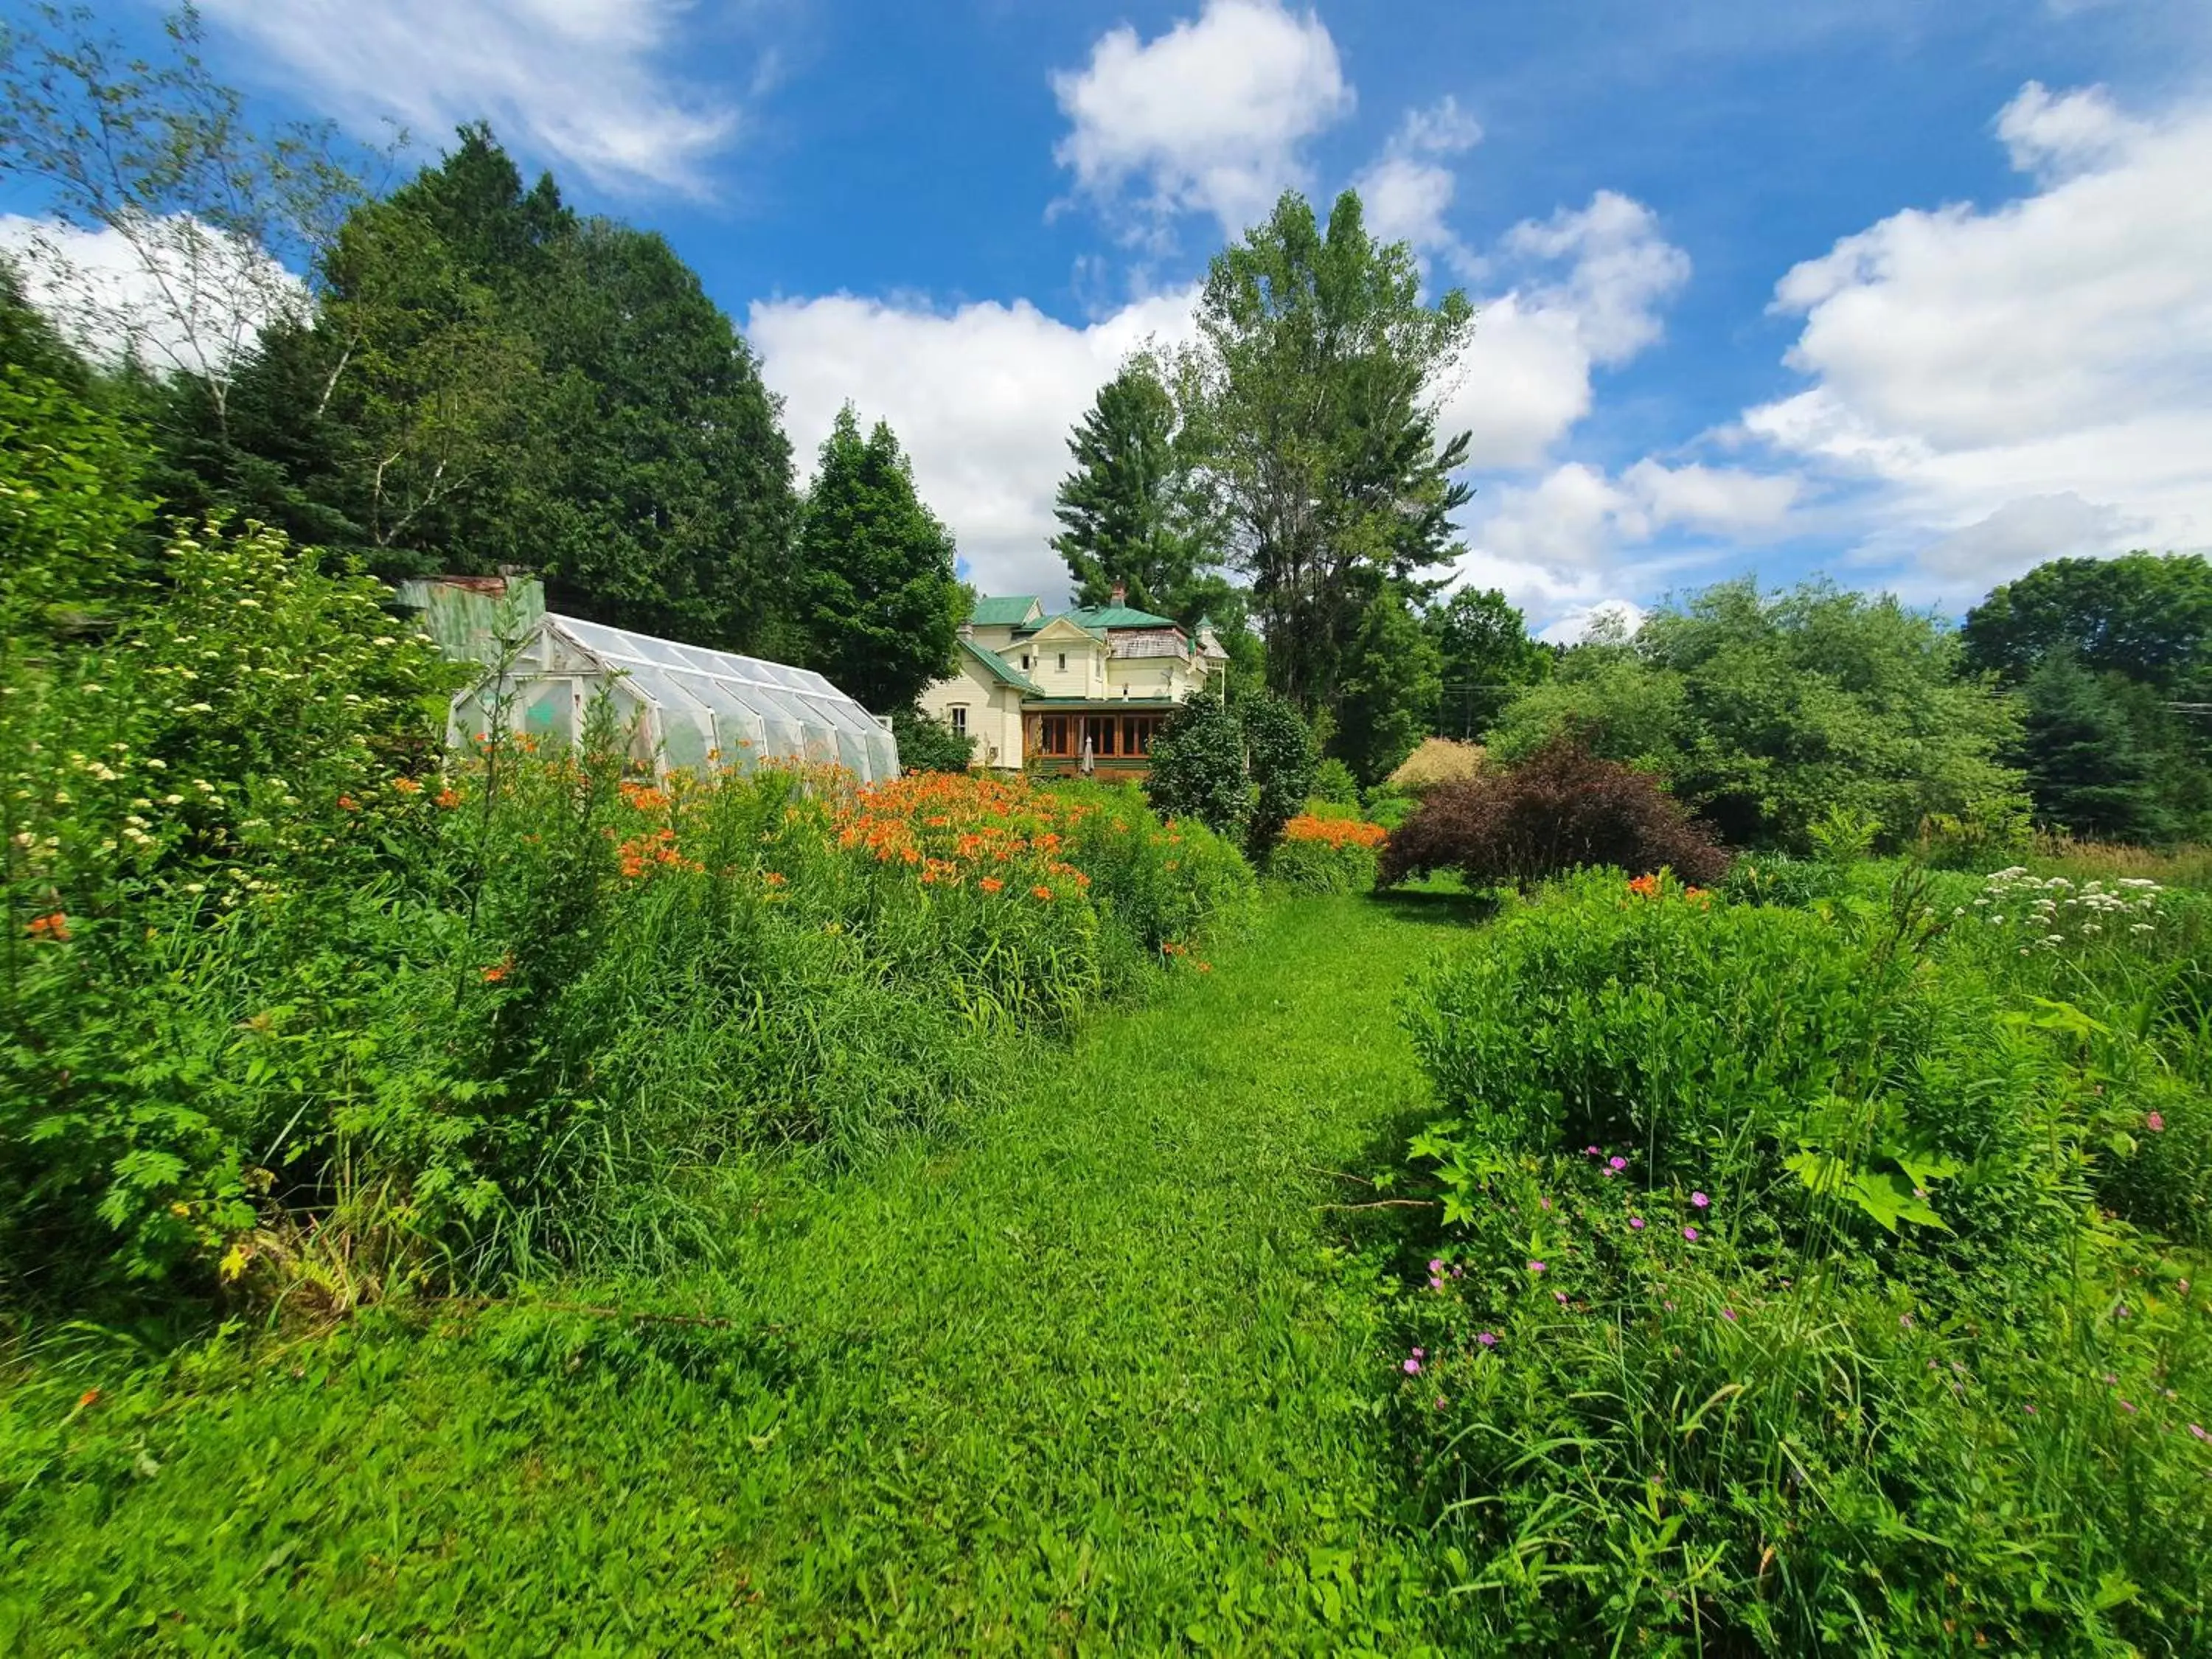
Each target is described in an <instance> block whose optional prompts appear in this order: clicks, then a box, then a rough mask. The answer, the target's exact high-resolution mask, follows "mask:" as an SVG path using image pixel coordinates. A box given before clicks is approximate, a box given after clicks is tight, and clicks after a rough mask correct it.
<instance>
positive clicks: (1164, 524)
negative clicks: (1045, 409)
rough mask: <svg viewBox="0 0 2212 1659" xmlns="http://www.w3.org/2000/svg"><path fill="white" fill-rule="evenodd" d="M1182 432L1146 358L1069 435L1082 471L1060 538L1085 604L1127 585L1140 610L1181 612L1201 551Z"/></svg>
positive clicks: (1067, 496) (1073, 480) (1065, 506)
mask: <svg viewBox="0 0 2212 1659" xmlns="http://www.w3.org/2000/svg"><path fill="white" fill-rule="evenodd" d="M1067 449H1068V453H1069V454H1070V455H1072V456H1073V457H1074V459H1075V470H1074V471H1072V472H1070V473H1069V474H1068V475H1067V477H1065V478H1063V479H1062V480H1061V481H1060V494H1059V497H1058V501H1057V504H1056V505H1055V507H1054V513H1055V515H1056V516H1057V517H1058V518H1059V520H1060V524H1061V525H1062V526H1064V527H1063V529H1062V531H1061V532H1060V534H1059V535H1058V536H1055V537H1054V538H1053V548H1054V551H1056V552H1057V553H1058V554H1059V555H1060V557H1061V558H1062V559H1064V560H1066V563H1067V572H1068V574H1069V575H1070V576H1072V577H1073V578H1074V581H1075V597H1076V602H1077V603H1078V604H1079V605H1103V604H1105V603H1106V602H1107V600H1108V599H1109V597H1110V596H1111V594H1112V592H1113V589H1114V588H1115V586H1121V587H1123V588H1125V589H1126V590H1127V597H1128V602H1129V603H1130V604H1131V605H1135V606H1136V607H1137V608H1138V609H1139V610H1141V611H1170V614H1179V613H1176V611H1175V607H1176V606H1177V605H1179V604H1180V602H1181V601H1182V599H1183V597H1184V595H1185V594H1186V592H1187V591H1188V589H1189V587H1190V586H1191V583H1192V579H1193V577H1194V574H1195V572H1196V567H1197V562H1198V557H1199V550H1198V544H1197V538H1196V537H1195V536H1194V534H1193V532H1192V531H1191V529H1190V527H1189V526H1188V514H1187V513H1185V511H1184V510H1183V503H1182V499H1181V495H1182V465H1181V462H1180V460H1179V458H1178V456H1177V453H1176V409H1175V400H1174V399H1173V398H1171V397H1170V395H1169V393H1168V389H1167V387H1166V386H1164V385H1162V384H1161V382H1160V379H1159V376H1158V374H1155V373H1154V372H1153V370H1152V367H1151V365H1150V364H1148V363H1146V362H1142V361H1141V360H1140V361H1138V362H1131V363H1129V364H1128V365H1127V366H1126V367H1124V368H1122V370H1121V373H1120V374H1116V375H1115V377H1114V378H1113V379H1112V380H1109V381H1108V382H1107V383H1106V384H1105V385H1104V386H1101V387H1100V388H1099V390H1098V397H1097V401H1096V402H1095V403H1094V404H1091V409H1090V410H1089V412H1088V413H1086V414H1085V416H1084V417H1083V419H1082V421H1081V422H1079V423H1078V425H1077V426H1076V428H1075V431H1074V433H1073V435H1072V436H1070V437H1069V439H1068V441H1067ZM1185 620H1186V621H1193V620H1195V618H1185Z"/></svg>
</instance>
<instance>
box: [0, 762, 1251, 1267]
mask: <svg viewBox="0 0 2212 1659" xmlns="http://www.w3.org/2000/svg"><path fill="white" fill-rule="evenodd" d="M619 735H620V734H612V733H609V732H605V731H598V732H595V733H594V736H593V738H592V739H591V740H589V741H587V743H586V745H585V746H584V747H583V748H582V749H581V750H578V751H574V752H568V751H564V752H561V753H557V754H556V753H547V754H538V753H535V752H532V749H531V747H530V745H529V744H527V743H526V742H525V741H520V740H516V741H512V742H510V741H505V740H502V741H501V742H498V743H495V744H490V745H489V746H487V747H485V748H483V749H481V750H479V751H478V752H477V753H475V754H473V755H469V756H464V757H457V758H456V759H455V760H453V762H451V763H448V764H447V766H446V767H445V768H444V769H442V770H441V771H438V772H435V773H431V774H428V775H408V774H404V773H401V774H397V775H392V776H389V777H388V778H386V779H383V780H380V781H378V780H368V781H358V782H355V783H353V784H352V785H351V786H350V787H348V788H347V789H345V790H344V791H343V793H334V795H333V797H332V798H330V799H306V798H301V799H296V800H295V805H294V808H293V809H292V811H293V818H294V823H293V824H292V825H291V826H290V829H289V834H291V835H292V836H294V837H295V839H297V840H299V841H300V842H302V843H303V845H304V846H305V848H306V851H305V852H304V853H303V854H301V855H299V856H297V857H295V859H294V860H292V861H291V862H290V863H289V865H288V866H285V868H284V870H283V878H282V879H276V878H271V879H267V880H264V879H262V878H260V877H259V876H250V877H245V878H241V884H238V885H234V887H233V888H231V889H230V890H234V891H238V892H240V893H242V894H243V895H244V896H245V902H232V903H229V904H227V905H225V906H223V907H221V908H213V909H210V906H209V904H208V902H207V900H206V899H205V898H204V897H202V896H200V895H199V894H198V893H197V892H193V891H191V890H187V889H185V888H184V887H181V886H178V885H176V884H167V885H162V884H156V885H155V886H154V887H152V888H149V890H148V891H147V892H146V893H145V894H144V895H143V896H142V897H141V898H140V899H139V900H138V901H137V902H136V903H134V905H133V906H132V907H131V908H130V910H129V911H128V912H127V913H124V914H118V915H111V916H99V915H93V916H78V917H76V918H75V919H73V921H72V924H71V926H70V927H69V928H68V929H67V930H66V935H67V936H66V937H59V938H41V939H39V940H37V941H36V942H35V948H33V949H32V950H30V951H28V952H27V963H26V965H25V969H24V974H25V981H26V982H25V983H24V985H23V987H22V989H21V994H19V995H18V996H16V997H15V998H14V999H12V1000H11V1001H10V1006H9V1021H10V1024H11V1029H12V1030H13V1033H14V1035H15V1040H16V1043H17V1048H16V1053H17V1054H32V1055H35V1056H36V1060H37V1063H36V1064H35V1065H31V1066H24V1067H21V1068H19V1069H18V1071H17V1072H15V1073H13V1074H11V1076H10V1078H9V1087H8V1089H7V1090H6V1091H5V1094H4V1098H0V1133H5V1134H6V1135H7V1137H8V1139H9V1140H10V1141H11V1142H12V1143H13V1144H14V1146H15V1147H17V1148H19V1149H20V1156H21V1159H22V1161H21V1162H19V1163H18V1164H16V1165H15V1171H14V1173H15V1176H16V1177H17V1178H19V1179H21V1181H22V1185H21V1186H20V1187H18V1188H15V1191H14V1192H13V1193H12V1194H9V1201H8V1203H6V1204H5V1205H4V1206H0V1225H4V1226H7V1227H9V1229H10V1239H9V1242H10V1243H12V1244H13V1245H14V1246H15V1249H14V1250H13V1252H12V1253H11V1255H12V1257H13V1263H12V1271H13V1273H14V1274H15V1276H16V1279H15V1288H17V1289H18V1290H20V1291H32V1292H39V1291H49V1290H51V1291H54V1292H58V1293H59V1294H60V1295H61V1296H62V1297H63V1299H67V1297H69V1296H70V1295H73V1294H75V1293H76V1290H77V1289H81V1288H82V1287H83V1285H85V1283H86V1281H87V1280H88V1279H94V1280H96V1279H100V1278H102V1277H112V1276H116V1275H131V1274H136V1275H138V1276H142V1277H154V1276H176V1275H182V1276H183V1277H185V1279H187V1280H197V1281H199V1282H202V1283H214V1284H228V1285H234V1286H239V1287H241V1288H245V1289H247V1290H258V1291H262V1292H264V1293H265V1294H267V1295H269V1296H270V1297H276V1298H278V1299H280V1300H287V1301H289V1302H291V1303H293V1304H295V1305H298V1306H301V1307H302V1308H315V1309H322V1310H328V1309H331V1308H337V1307H344V1306H349V1305H353V1304H357V1303H359V1302H360V1301H362V1300H366V1299H372V1298H373V1297H375V1296H377V1295H380V1294H384V1293H387V1292H388V1291H390V1290H392V1289H393V1288H396V1287H398V1286H399V1285H404V1284H406V1283H408V1282H410V1281H414V1280H421V1279H436V1280H439V1281H441V1282H444V1283H448V1284H451V1283H457V1282H458V1283H478V1282H483V1280H484V1279H487V1278H499V1277H502V1276H507V1275H511V1274H513V1273H532V1272H542V1271H545V1270H549V1269H552V1268H558V1267H574V1266H578V1265H590V1266H592V1267H598V1268H605V1267H612V1266H615V1265H618V1264H620V1265H628V1266H629V1267H643V1266H645V1265H647V1264H649V1263H651V1262H653V1261H672V1260H678V1259H684V1258H690V1257H696V1256H697V1255H701V1254H702V1253H711V1252H712V1251H713V1250H714V1249H715V1248H716V1240H717V1236H718V1231H719V1229H718V1225H717V1218H718V1217H719V1216H720V1214H722V1213H723V1212H724V1200H726V1196H727V1188H728V1187H729V1185H730V1184H731V1183H732V1182H737V1183H738V1184H739V1185H742V1184H743V1182H744V1180H745V1178H746V1177H745V1176H744V1171H743V1170H742V1168H741V1167H740V1166H741V1164H742V1162H743V1159H744V1158H745V1156H746V1155H748V1154H750V1153H751V1152H757V1151H759V1150H762V1149H765V1148H774V1147H779V1146H806V1147H809V1148H812V1149H818V1150H819V1152H820V1153H821V1154H823V1155H825V1156H828V1157H830V1158H839V1159H849V1158H854V1157H859V1156H866V1155H869V1154H872V1153H873V1152H878V1151H880V1150H881V1149H882V1148H883V1147H884V1146H886V1145H887V1144H889V1143H890V1142H891V1141H893V1140H895V1139H898V1138H900V1137H902V1136H904V1135H907V1134H909V1133H917V1132H919V1133H927V1132H929V1131H932V1130H933V1129H936V1128H939V1127H942V1126H943V1125H944V1124H945V1121H947V1120H948V1119H951V1118H957V1117H958V1116H960V1115H963V1113H966V1112H969V1111H970V1110H972V1109H974V1108H975V1106H976V1105H978V1104H979V1103H982V1102H984V1101H986V1100H987V1097H989V1096H990V1094H991V1092H992V1091H993V1090H994V1087H995V1085H996V1080H997V1079H999V1078H1000V1076H1002V1075H1003V1074H1004V1073H1005V1071H1006V1066H1007V1064H1008V1060H1009V1057H1010V1054H1012V1052H1015V1051H1017V1050H1018V1048H1019V1046H1020V1045H1022V1044H1024V1043H1025V1042H1032V1041H1035V1040H1036V1039H1037V1038H1039V1037H1041V1036H1050V1035H1051V1034H1052V1033H1054V1032H1055V1031H1059V1030H1066V1028H1067V1027H1069V1026H1070V1025H1071V1024H1073V1023H1074V1022H1075V1021H1076V1020H1077V1019H1078V1018H1080V1017H1081V1015H1082V1014H1083V1013H1084V1012H1085V1010H1087V1009H1088V1008H1090V1007H1092V1006H1096V1005H1097V1004H1098V1003H1100V1002H1102V1001H1104V1000H1110V999H1112V998H1114V997H1115V996H1118V995H1121V994H1123V993H1125V992H1126V991H1127V989H1128V988H1129V987H1131V986H1133V984H1135V983H1137V982H1138V981H1139V980H1140V978H1141V976H1142V975H1145V974H1146V973H1148V972H1152V971H1156V970H1157V967H1158V964H1162V963H1165V962H1167V961H1168V960H1169V957H1168V956H1167V955H1166V954H1164V952H1163V947H1164V946H1167V945H1177V946H1179V945H1180V944H1181V942H1182V941H1184V940H1187V939H1189V938H1191V937H1194V936H1196V935H1201V934H1204V933H1206V932H1208V931H1209V930H1212V929H1215V928H1218V927H1226V926H1230V925H1232V924H1233V923H1234V922H1235V921H1236V920H1237V917H1238V915H1240V914H1241V911H1242V908H1243V907H1244V906H1245V905H1247V904H1248V903H1249V898H1250V895H1251V890H1252V880H1251V876H1250V873H1249V871H1248V870H1247V869H1246V867H1245V866H1244V865H1243V860H1242V859H1241V857H1239V856H1238V854H1237V853H1236V852H1235V851H1234V849H1232V848H1229V847H1227V846H1226V845H1225V844H1224V843H1222V842H1219V841H1218V839H1217V838H1216V837H1214V836H1211V835H1210V834H1209V833H1207V832H1206V830H1204V829H1201V828H1199V827H1196V826H1182V825H1168V824H1163V823H1160V822H1159V821H1158V819H1157V818H1155V817H1153V816H1152V814H1151V813H1150V812H1148V811H1146V808H1145V805H1144V804H1143V802H1142V800H1141V799H1140V798H1139V797H1138V796H1137V795H1136V794H1135V793H1133V792H1131V791H1113V790H1107V789H1098V788H1085V787H1066V788H1060V789H1047V788H1042V787H1030V786H1028V785H1026V784H1019V783H1015V784H1006V783H996V782H991V781H984V780H981V779H969V778H966V777H954V776H943V775H937V776H931V777H927V778H923V777H915V778H908V779H905V780H901V781H896V782H892V783H888V784H884V785H880V786H877V787H872V788H857V787H854V786H852V785H851V783H850V782H849V781H847V780H845V779H843V778H842V777H841V776H839V775H836V774H832V773H819V774H807V775H802V774H797V773H787V772H779V771H775V770H763V771H760V772H757V773H754V774H750V775H745V774H741V773H739V772H737V771H723V772H717V773H714V774H713V775H705V776H690V775H676V776H673V777H670V778H667V779H665V780H654V779H651V778H641V777H636V776H633V775H629V772H628V771H627V770H626V767H625V762H624V760H623V751H624V750H625V748H626V745H625V744H622V743H621V742H620V741H618V738H619ZM318 841H319V842H320V843H321V846H322V848H326V849H328V850H327V851H324V852H323V853H322V854H321V855H320V857H318V856H316V854H317V847H316V843H317V842H318ZM349 848H353V849H357V850H355V851H351V852H349V851H347V850H346V849H349ZM233 867H234V868H237V869H240V870H252V868H253V867H254V866H252V865H251V864H243V863H242V864H240V865H237V866H233ZM192 885H193V886H194V887H200V888H204V887H205V885H206V884H205V883H195V884H192ZM140 935H143V938H142V937H138V936H140ZM63 1072H66V1073H67V1074H68V1075H69V1077H70V1079H71V1083H70V1088H69V1089H68V1090H66V1091H59V1092H58V1095H57V1094H52V1093H46V1092H44V1091H42V1085H48V1084H51V1082H52V1079H53V1077H54V1076H55V1075H56V1074H58V1073H63ZM84 1268H89V1269H91V1272H90V1273H84V1272H82V1271H79V1270H82V1269H84Z"/></svg>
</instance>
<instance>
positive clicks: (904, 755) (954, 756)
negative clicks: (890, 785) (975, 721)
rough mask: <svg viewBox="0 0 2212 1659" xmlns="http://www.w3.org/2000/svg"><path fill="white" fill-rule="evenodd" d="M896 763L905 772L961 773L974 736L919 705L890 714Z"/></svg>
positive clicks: (970, 758) (972, 752) (970, 759)
mask: <svg viewBox="0 0 2212 1659" xmlns="http://www.w3.org/2000/svg"><path fill="white" fill-rule="evenodd" d="M891 735H892V737H894V738H896V739H897V740H898V752H899V764H900V765H901V766H902V767H903V768H905V769H907V770H908V771H909V772H965V771H966V770H967V769H968V768H969V766H970V765H971V764H972V763H974V761H975V738H971V737H969V735H968V734H967V733H966V732H956V731H954V730H953V729H952V728H951V726H947V725H946V724H945V722H944V721H943V720H938V719H935V718H933V716H931V715H928V714H924V713H923V712H922V711H921V709H919V708H901V709H897V710H895V711H894V712H893V713H892V714H891Z"/></svg>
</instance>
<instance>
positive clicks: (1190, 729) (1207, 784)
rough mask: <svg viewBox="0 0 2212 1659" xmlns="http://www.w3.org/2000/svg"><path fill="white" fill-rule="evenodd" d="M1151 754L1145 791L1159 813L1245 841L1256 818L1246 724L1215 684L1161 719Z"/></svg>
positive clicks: (1200, 691) (1195, 693)
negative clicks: (1246, 767)
mask: <svg viewBox="0 0 2212 1659" xmlns="http://www.w3.org/2000/svg"><path fill="white" fill-rule="evenodd" d="M1149 758H1150V761H1151V763H1152V771H1151V774H1150V775H1148V776H1147V777H1146V780H1145V794H1146V798H1147V799H1149V800H1151V802H1152V806H1153V809H1154V810H1155V811H1158V812H1161V813H1163V814H1165V815H1168V816H1170V817H1181V818H1194V819H1195V820H1197V821H1198V822H1199V823H1202V824H1204V825H1206V828H1208V829H1211V830H1212V831H1213V832H1214V833H1215V834H1216V835H1219V836H1228V837H1230V838H1231V839H1232V840H1236V841H1240V842H1241V841H1242V840H1243V837H1244V832H1245V829H1246V828H1247V826H1248V825H1249V823H1251V821H1252V786H1251V782H1250V780H1249V778H1248V777H1247V776H1246V775H1245V770H1244V727H1243V722H1241V721H1240V720H1238V719H1237V716H1236V715H1235V714H1231V712H1230V710H1229V707H1228V705H1227V704H1226V703H1225V702H1223V701H1222V698H1221V696H1220V694H1219V693H1218V692H1217V691H1216V690H1213V688H1212V687H1211V686H1208V687H1206V688H1205V689H1203V690H1199V691H1196V692H1194V693H1193V694H1192V695H1191V696H1189V697H1188V698H1187V699H1185V700H1184V701H1183V702H1181V703H1179V704H1177V705H1176V708H1175V710H1174V711H1173V712H1172V713H1171V714H1169V716H1168V717H1167V719H1166V720H1163V721H1162V722H1161V723H1160V729H1159V733H1158V736H1157V737H1155V738H1153V739H1152V753H1151V756H1150V757H1149Z"/></svg>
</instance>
